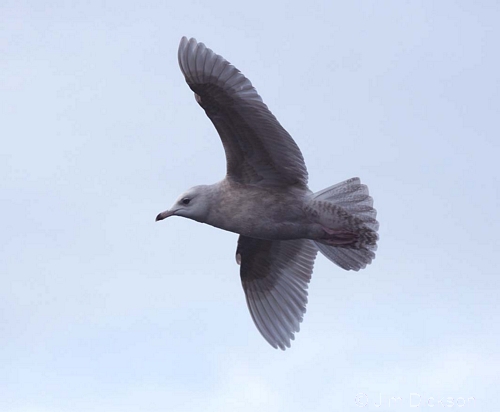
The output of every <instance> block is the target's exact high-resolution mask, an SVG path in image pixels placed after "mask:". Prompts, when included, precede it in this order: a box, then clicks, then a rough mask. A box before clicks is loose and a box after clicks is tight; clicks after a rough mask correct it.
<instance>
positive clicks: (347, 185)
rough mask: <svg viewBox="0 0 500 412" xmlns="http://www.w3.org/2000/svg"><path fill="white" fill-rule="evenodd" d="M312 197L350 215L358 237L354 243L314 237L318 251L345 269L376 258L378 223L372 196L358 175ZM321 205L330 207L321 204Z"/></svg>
mask: <svg viewBox="0 0 500 412" xmlns="http://www.w3.org/2000/svg"><path fill="white" fill-rule="evenodd" d="M312 199H313V201H320V202H321V203H324V202H325V203H329V204H330V205H331V207H334V208H335V209H337V210H338V208H340V209H341V210H343V211H345V212H347V214H348V215H350V216H351V218H350V219H348V220H349V225H350V228H349V230H353V225H354V226H356V229H357V231H358V233H359V234H360V239H361V242H360V243H357V244H356V246H355V247H343V246H331V245H327V244H325V243H323V242H321V241H316V242H315V243H316V246H317V247H318V249H319V250H320V252H321V253H323V255H325V256H326V257H327V258H328V259H330V260H331V261H332V262H334V263H335V264H337V265H338V266H340V267H341V268H343V269H346V270H356V271H357V270H359V269H363V268H365V267H366V265H369V264H370V263H371V262H372V260H373V259H374V258H375V250H377V244H376V241H377V239H378V235H377V233H376V232H377V231H378V228H379V223H378V221H377V219H376V217H377V211H376V210H375V209H374V208H373V199H372V197H371V196H370V195H369V194H368V187H367V186H366V185H363V184H361V182H360V180H359V178H357V177H355V178H352V179H349V180H346V181H344V182H341V183H338V184H336V185H334V186H330V187H328V188H326V189H324V190H321V191H320V192H317V193H315V194H314V195H313V198H312ZM318 203H319V202H318ZM323 209H324V210H326V209H330V208H324V207H323ZM342 214H343V213H342ZM342 214H341V215H342ZM325 218H326V217H325Z"/></svg>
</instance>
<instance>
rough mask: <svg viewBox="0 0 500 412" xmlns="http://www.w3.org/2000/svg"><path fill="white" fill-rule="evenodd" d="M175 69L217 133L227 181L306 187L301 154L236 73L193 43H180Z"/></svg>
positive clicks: (249, 87)
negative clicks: (181, 74) (192, 92)
mask: <svg viewBox="0 0 500 412" xmlns="http://www.w3.org/2000/svg"><path fill="white" fill-rule="evenodd" d="M178 58H179V66H180V68H181V71H182V73H183V74H184V77H185V79H186V82H187V84H188V85H189V87H190V88H191V90H193V91H194V93H195V97H196V100H197V102H198V103H199V104H200V106H201V107H202V108H203V109H204V110H205V112H206V114H207V116H208V117H209V118H210V120H211V121H212V123H213V124H214V126H215V128H216V129H217V131H218V133H219V135H220V138H221V140H222V144H223V146H224V150H225V153H226V161H227V178H229V179H233V180H234V181H237V182H239V183H243V184H261V185H267V186H276V185H279V186H284V185H299V186H306V185H307V169H306V166H305V163H304V159H303V157H302V153H301V152H300V149H299V148H298V146H297V144H296V143H295V142H294V140H293V139H292V137H291V136H290V135H289V134H288V132H287V131H286V130H285V129H284V128H283V127H282V126H281V125H280V123H279V122H278V120H277V119H276V118H275V117H274V115H273V114H272V113H271V112H270V111H269V109H268V108H267V106H266V105H265V104H264V102H263V101H262V98H261V97H260V96H259V94H258V93H257V91H256V90H255V88H254V87H253V86H252V83H251V82H250V80H248V79H247V78H246V77H245V76H244V75H243V74H242V73H241V72H240V71H239V70H238V69H237V68H236V67H234V66H233V65H232V64H230V63H229V62H228V61H227V60H225V59H224V58H223V57H222V56H219V55H217V54H216V53H214V52H213V51H212V50H210V49H209V48H207V47H205V45H204V44H203V43H197V42H196V40H195V39H190V40H188V39H187V38H186V37H183V38H182V39H181V42H180V45H179V53H178Z"/></svg>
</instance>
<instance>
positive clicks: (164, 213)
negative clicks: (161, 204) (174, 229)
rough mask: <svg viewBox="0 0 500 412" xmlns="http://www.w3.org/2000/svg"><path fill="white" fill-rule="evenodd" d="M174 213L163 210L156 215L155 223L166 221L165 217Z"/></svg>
mask: <svg viewBox="0 0 500 412" xmlns="http://www.w3.org/2000/svg"><path fill="white" fill-rule="evenodd" d="M174 213H175V210H174V211H171V210H165V211H164V212H161V213H159V214H158V216H156V219H155V222H158V221H159V220H163V219H166V218H167V217H169V216H172V215H173V214H174Z"/></svg>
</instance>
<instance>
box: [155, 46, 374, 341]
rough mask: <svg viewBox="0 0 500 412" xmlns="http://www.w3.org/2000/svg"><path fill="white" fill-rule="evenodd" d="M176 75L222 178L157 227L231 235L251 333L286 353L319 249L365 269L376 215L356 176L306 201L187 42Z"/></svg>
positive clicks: (287, 156) (288, 152)
mask: <svg viewBox="0 0 500 412" xmlns="http://www.w3.org/2000/svg"><path fill="white" fill-rule="evenodd" d="M178 59H179V66H180V69H181V71H182V74H183V75H184V77H185V79H186V82H187V84H188V86H189V87H190V88H191V90H192V91H193V92H194V96H195V99H196V101H197V102H198V104H199V105H200V106H201V107H202V108H203V109H204V110H205V113H206V114H207V116H208V117H209V118H210V120H211V121H212V123H213V124H214V126H215V128H216V129H217V132H218V133H219V136H220V139H221V140H222V144H223V146H224V151H225V154H226V163H227V172H226V176H225V178H224V179H222V180H221V181H220V182H218V183H215V184H212V185H202V186H195V187H193V188H191V189H189V190H188V191H186V192H185V193H183V194H182V195H181V196H179V198H178V199H177V201H176V202H175V203H174V205H173V206H172V207H171V208H170V209H168V210H166V211H164V212H162V213H160V214H159V215H158V216H157V217H156V220H157V221H159V220H163V219H165V218H167V217H169V216H181V217H186V218H188V219H193V220H196V221H198V222H201V223H207V224H209V225H212V226H215V227H217V228H220V229H224V230H228V231H230V232H234V233H238V234H239V235H240V236H239V239H238V245H237V249H236V262H237V263H238V264H239V265H240V276H241V282H242V285H243V289H244V292H245V297H246V302H247V306H248V309H249V310H250V314H251V316H252V319H253V321H254V323H255V325H256V326H257V329H258V330H259V332H260V333H261V334H262V336H263V337H264V338H265V339H266V341H267V342H269V344H271V345H272V346H273V347H274V348H281V349H283V350H285V348H287V347H290V340H293V339H294V333H295V332H298V331H299V328H300V323H301V321H302V319H303V315H304V313H305V311H306V304H307V287H308V283H309V281H310V279H311V274H312V271H313V266H314V260H315V258H316V254H317V252H318V250H319V251H320V252H321V253H322V254H323V255H324V256H326V257H327V258H328V259H329V260H331V261H332V262H333V263H335V264H336V265H338V266H340V267H341V268H343V269H345V270H355V271H357V270H359V269H363V268H365V267H366V265H368V264H370V263H371V261H372V260H373V259H374V258H375V250H376V249H377V240H378V234H377V231H378V227H379V224H378V222H377V220H376V215H377V212H376V210H375V209H374V208H373V199H372V198H371V197H370V196H369V194H368V188H367V187H366V186H365V185H363V184H361V182H360V179H359V178H357V177H355V178H352V179H349V180H346V181H344V182H341V183H338V184H336V185H334V186H331V187H328V188H326V189H324V190H321V191H319V192H317V193H313V192H312V191H311V190H309V188H308V186H307V180H308V175H307V169H306V165H305V163H304V158H303V157H302V153H301V152H300V150H299V148H298V146H297V144H296V143H295V142H294V140H293V139H292V137H291V136H290V135H289V134H288V133H287V131H286V130H285V129H284V128H283V127H282V126H281V125H280V123H279V122H278V120H277V119H276V118H275V117H274V116H273V114H272V113H271V111H270V110H269V109H268V108H267V106H266V105H265V104H264V102H263V101H262V98H261V97H260V96H259V94H258V93H257V91H256V89H255V88H254V87H253V86H252V83H250V80H248V79H247V78H246V77H245V76H244V75H243V74H242V73H241V72H240V71H239V70H238V69H237V68H236V67H234V66H233V65H232V64H230V63H229V62H228V61H227V60H225V59H224V58H223V57H222V56H220V55H218V54H216V53H214V52H213V51H212V50H210V49H209V48H207V47H205V45H204V44H203V43H198V42H197V41H196V40H195V39H193V38H192V39H190V40H188V39H187V38H186V37H183V38H182V39H181V42H180V45H179V51H178Z"/></svg>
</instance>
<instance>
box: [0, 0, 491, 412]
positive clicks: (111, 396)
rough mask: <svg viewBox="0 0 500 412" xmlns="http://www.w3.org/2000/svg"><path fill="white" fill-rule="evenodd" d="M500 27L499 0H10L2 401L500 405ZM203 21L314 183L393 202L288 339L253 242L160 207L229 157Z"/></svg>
mask: <svg viewBox="0 0 500 412" xmlns="http://www.w3.org/2000/svg"><path fill="white" fill-rule="evenodd" d="M499 21H500V6H499V3H498V2H496V1H475V2H468V1H439V2H436V1H434V2H431V1H427V2H420V1H418V2H417V1H414V2H413V1H404V2H403V1H382V2H376V1H364V2H359V1H349V2H346V1H342V2H340V1H324V2H319V1H311V2H306V1H260V0H257V1H248V2H235V1H231V2H230V1H217V0H213V1H205V2H202V1H191V0H187V1H176V2H174V1H163V2H159V1H156V2H129V1H108V2H99V1H89V2H62V1H60V2H57V1H46V2H38V1H36V2H35V1H9V0H7V1H5V0H4V1H3V2H2V5H1V6H0V22H1V27H0V44H1V49H2V51H1V56H0V59H1V77H2V82H1V91H0V99H1V107H2V110H1V112H0V117H1V118H0V131H1V132H0V134H1V139H2V144H1V147H0V189H1V191H0V196H1V216H2V218H1V219H0V241H1V249H0V272H1V276H0V411H2V412H63V411H64V412H66V411H76V412H80V411H82V412H83V411H85V412H86V411H96V412H101V411H102V412H115V411H117V412H122V411H123V412H129V411H134V412H135V411H146V412H149V411H151V412H156V411H158V412H160V411H176V412H177V411H179V412H180V411H242V412H245V411H252V412H254V411H256V410H258V411H260V412H267V411H281V410H287V411H291V412H295V411H304V410H307V411H321V412H322V411H358V410H360V409H361V410H364V411H370V410H371V411H373V410H379V411H380V410H401V411H402V410H414V409H411V407H412V406H415V405H416V404H417V403H419V402H420V406H421V407H428V405H431V404H436V406H438V407H439V408H440V407H441V406H442V404H438V402H439V400H440V399H444V400H443V401H442V403H444V404H445V405H446V402H448V406H449V405H450V404H449V402H450V401H449V399H447V398H448V397H450V398H453V400H452V402H453V405H452V406H453V407H455V408H457V407H460V405H461V404H462V403H465V406H463V407H462V408H463V409H462V410H475V411H492V410H494V409H495V408H497V407H498V402H499V401H498V388H499V387H500V351H499V343H500V324H499V314H500V304H499V290H500V287H499V269H498V258H499V250H500V241H499V233H500V224H499V219H498V209H499V204H500V202H499V200H500V196H499V189H500V185H499V183H500V182H499V177H498V168H499V166H498V158H499V154H500V150H499V145H500V143H499V142H500V126H499V113H500V97H499V96H500V93H499V84H500V75H499V73H500V62H499V49H500V47H499V42H500V41H499V39H500V29H499ZM183 35H186V36H189V37H190V36H193V37H196V38H197V39H198V40H199V41H203V42H204V43H205V44H206V45H207V46H208V47H210V48H212V49H213V50H214V51H216V52H217V53H219V54H221V55H223V56H224V57H225V58H227V59H228V60H229V61H231V62H232V63H233V64H235V65H236V67H238V68H239V69H240V70H241V71H242V72H243V73H244V74H245V75H246V76H247V77H249V78H250V80H251V81H252V82H253V84H254V85H255V86H256V88H257V90H258V91H259V92H260V94H261V96H262V97H263V99H264V101H265V102H266V103H267V105H268V106H269V107H270V109H271V110H272V111H273V113H274V114H275V115H276V116H277V118H278V119H279V120H280V122H281V123H282V125H283V126H284V127H285V128H286V129H287V130H288V131H289V132H290V133H291V135H292V136H293V137H294V139H295V140H296V142H297V144H298V145H299V147H300V148H301V149H302V152H303V154H304V157H305V160H306V164H307V165H308V169H309V175H310V187H311V189H312V190H314V191H316V190H320V189H323V188H324V187H326V186H329V185H332V184H334V183H337V182H339V181H342V180H344V179H347V178H350V177H354V176H359V177H361V179H362V181H363V182H364V183H366V184H367V185H368V186H369V188H370V192H371V194H372V196H373V197H374V199H375V206H376V208H377V210H378V212H379V214H378V217H379V221H380V225H381V226H380V236H381V239H380V244H379V250H378V253H377V258H376V259H375V261H374V262H373V264H372V265H371V266H369V267H368V268H367V269H365V270H363V271H360V272H358V273H352V272H346V271H343V270H342V269H340V268H338V267H336V266H335V265H333V264H332V263H331V262H329V261H328V260H327V259H326V258H324V257H323V256H318V259H317V261H316V265H315V270H314V274H313V279H312V282H311V285H310V289H309V292H310V293H309V304H308V311H307V314H306V316H305V319H304V322H303V324H302V328H301V332H300V333H299V334H298V335H297V336H296V340H295V341H294V343H293V345H292V348H291V349H290V350H287V351H285V352H282V351H277V350H274V349H273V348H271V347H270V346H269V345H268V344H267V343H266V342H265V341H264V339H263V338H262V337H261V336H260V335H259V333H258V331H257V329H256V328H255V327H254V325H253V323H252V320H251V318H250V315H249V313H248V311H247V308H246V304H245V299H244V294H243V290H242V288H241V284H240V279H239V267H238V266H237V265H236V263H235V259H234V253H235V249H236V240H237V235H235V234H232V233H229V232H223V231H220V230H217V229H215V228H212V227H209V226H206V225H200V224H198V223H195V222H191V221H189V220H186V219H181V218H172V219H168V220H166V221H164V222H161V223H155V222H154V218H155V216H156V214H157V213H158V212H160V211H162V210H165V209H166V208H168V207H169V206H170V205H171V204H172V203H173V201H174V200H175V198H176V197H177V196H178V195H179V194H180V193H181V192H182V191H184V190H185V189H187V188H188V187H190V186H193V185H196V184H202V183H213V182H215V181H218V180H220V179H221V178H222V177H223V175H224V172H225V160H224V153H223V150H222V145H221V144H220V141H219V138H218V136H217V134H216V131H215V129H214V128H213V126H212V124H211V123H210V121H209V120H208V118H206V116H205V114H204V113H203V110H201V109H200V108H199V106H198V104H197V103H196V102H195V100H194V98H193V94H192V92H191V91H190V90H189V88H188V87H187V85H186V84H185V82H184V80H183V77H182V75H181V72H180V70H179V68H178V66H177V46H178V43H179V40H180V38H181V36H183ZM411 394H413V395H411ZM415 394H419V395H420V396H421V398H419V397H418V396H417V395H415ZM380 397H382V398H381V399H382V406H381V407H377V406H376V405H377V404H378V403H379V402H380ZM390 397H400V398H401V400H400V401H397V402H398V403H397V404H394V400H393V401H392V403H391V404H390V405H389V400H390ZM469 398H474V400H471V399H469ZM461 399H463V401H462V400H461ZM365 404H366V405H365Z"/></svg>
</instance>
